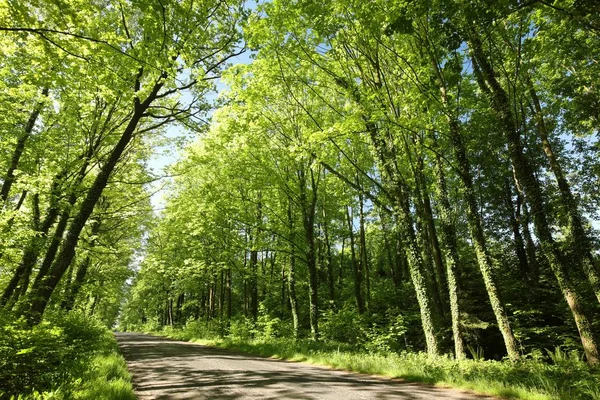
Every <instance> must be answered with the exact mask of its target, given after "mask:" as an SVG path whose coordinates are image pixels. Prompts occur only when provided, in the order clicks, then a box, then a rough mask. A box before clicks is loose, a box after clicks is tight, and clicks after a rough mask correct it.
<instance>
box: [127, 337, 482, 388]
mask: <svg viewBox="0 0 600 400" xmlns="http://www.w3.org/2000/svg"><path fill="white" fill-rule="evenodd" d="M116 338H117V341H118V343H119V347H120V348H121V352H122V353H123V356H124V357H125V359H126V360H127V366H128V367H129V371H130V372H131V374H132V377H133V385H134V387H135V392H136V395H137V396H138V399H140V400H147V399H215V400H220V399H264V400H266V399H331V400H334V399H335V400H338V399H341V400H354V399H381V400H384V399H407V400H408V399H411V400H412V399H428V400H433V399H470V400H474V399H492V397H486V396H478V395H474V394H470V393H466V392H462V391H459V390H454V389H442V388H436V387H433V386H428V385H422V384H418V383H408V382H402V381H399V380H392V379H386V378H377V377H373V376H369V375H362V374H355V373H349V372H342V371H336V370H331V369H327V368H324V367H316V366H312V365H308V364H302V363H295V362H286V361H281V360H274V359H269V358H262V357H256V356H251V355H247V354H241V353H236V352H232V351H228V350H221V349H216V348H212V347H206V346H201V345H198V344H192V343H188V342H180V341H175V340H170V339H165V338H162V337H156V336H150V335H142V334H137V333H117V334H116Z"/></svg>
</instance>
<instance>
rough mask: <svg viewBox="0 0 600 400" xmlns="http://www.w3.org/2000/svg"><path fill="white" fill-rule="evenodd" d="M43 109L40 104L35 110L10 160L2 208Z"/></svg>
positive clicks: (1, 191) (0, 192)
mask: <svg viewBox="0 0 600 400" xmlns="http://www.w3.org/2000/svg"><path fill="white" fill-rule="evenodd" d="M42 96H44V97H46V96H48V88H47V87H46V88H44V89H42ZM41 109H42V104H41V103H38V104H37V105H36V106H35V108H34V110H33V111H32V112H31V115H30V116H29V119H28V120H27V123H26V124H25V129H24V130H23V133H22V134H21V136H19V138H18V139H17V143H16V145H15V149H14V150H13V154H12V157H11V159H10V164H8V170H7V171H6V174H5V175H4V182H2V188H0V202H2V207H1V208H3V207H5V206H6V202H7V201H8V195H9V194H10V188H11V187H12V185H13V183H14V182H15V170H17V168H18V167H19V161H20V160H21V156H22V155H23V151H25V143H26V142H27V140H28V139H29V137H30V136H31V132H33V128H34V127H35V122H36V121H37V119H38V116H39V115H40V111H41Z"/></svg>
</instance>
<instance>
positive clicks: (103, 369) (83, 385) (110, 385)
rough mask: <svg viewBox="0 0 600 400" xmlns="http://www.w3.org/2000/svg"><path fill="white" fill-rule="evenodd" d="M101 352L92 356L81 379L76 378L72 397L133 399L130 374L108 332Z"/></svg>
mask: <svg viewBox="0 0 600 400" xmlns="http://www.w3.org/2000/svg"><path fill="white" fill-rule="evenodd" d="M107 339H110V340H107V342H106V343H105V347H104V349H103V351H102V352H100V353H99V354H97V355H96V356H94V358H93V359H92V360H91V362H90V364H89V366H90V368H89V369H88V370H87V371H86V373H85V375H84V376H83V377H82V379H80V380H77V381H76V384H75V385H74V387H73V390H72V398H73V399H79V400H92V399H106V400H135V399H136V397H135V395H134V393H133V386H132V385H131V375H130V374H129V371H128V370H127V364H126V363H125V359H124V358H123V356H122V355H121V354H120V353H119V349H118V346H117V342H116V341H115V338H114V336H113V335H112V333H110V335H109V337H108V338H107Z"/></svg>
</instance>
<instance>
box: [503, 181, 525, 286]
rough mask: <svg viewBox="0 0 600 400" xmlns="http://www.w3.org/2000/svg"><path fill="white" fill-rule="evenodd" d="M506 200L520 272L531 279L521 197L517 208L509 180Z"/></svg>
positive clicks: (506, 187) (506, 185) (506, 184)
mask: <svg viewBox="0 0 600 400" xmlns="http://www.w3.org/2000/svg"><path fill="white" fill-rule="evenodd" d="M504 189H505V190H504V192H505V194H504V196H505V198H504V202H505V204H506V209H507V211H508V219H509V222H510V227H511V228H512V231H513V241H514V246H515V253H516V255H517V260H519V272H520V273H521V276H522V277H523V278H524V279H527V280H529V278H530V275H529V271H530V270H529V263H528V262H527V251H526V250H525V241H524V240H523V236H522V235H521V224H520V223H519V216H520V214H521V211H520V209H521V204H520V202H519V199H517V205H516V210H515V205H514V204H513V200H512V195H513V193H512V190H511V188H510V183H509V181H508V180H507V181H506V182H505V187H504Z"/></svg>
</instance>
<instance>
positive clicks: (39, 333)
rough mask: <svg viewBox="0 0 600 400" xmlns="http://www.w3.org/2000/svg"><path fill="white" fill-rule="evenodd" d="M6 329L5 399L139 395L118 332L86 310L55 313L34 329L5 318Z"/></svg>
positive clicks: (1, 357) (0, 389) (0, 346)
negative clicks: (119, 347)
mask: <svg viewBox="0 0 600 400" xmlns="http://www.w3.org/2000/svg"><path fill="white" fill-rule="evenodd" d="M1 332H2V335H0V338H1V342H0V351H1V353H0V362H1V366H2V368H1V369H0V370H1V371H2V372H1V374H2V375H1V379H0V382H2V386H0V394H1V395H2V396H4V397H9V396H11V395H14V396H17V397H18V398H30V397H31V398H40V399H50V398H52V399H63V398H64V399H67V398H81V399H95V398H115V399H117V398H122V399H132V398H134V397H133V391H132V388H131V384H130V383H129V374H128V372H127V369H126V367H125V364H124V360H123V359H122V357H121V356H120V355H118V350H117V347H116V342H115V340H114V338H113V335H112V333H111V332H110V331H108V330H107V329H106V327H104V326H102V325H101V324H100V323H99V322H98V321H96V320H94V319H90V318H88V317H87V316H85V315H84V314H81V313H77V312H70V313H56V314H50V315H47V318H46V320H44V322H42V323H41V324H39V325H36V326H35V327H33V328H28V327H27V326H26V325H25V323H24V321H23V320H22V319H21V320H11V319H10V318H8V317H7V316H2V319H1ZM110 393H114V394H115V396H116V397H111V396H112V395H110V396H107V395H108V394H110ZM118 393H121V394H119V395H117V394H118Z"/></svg>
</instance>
